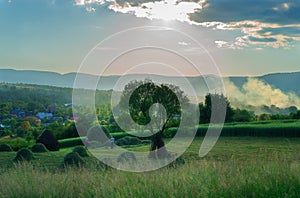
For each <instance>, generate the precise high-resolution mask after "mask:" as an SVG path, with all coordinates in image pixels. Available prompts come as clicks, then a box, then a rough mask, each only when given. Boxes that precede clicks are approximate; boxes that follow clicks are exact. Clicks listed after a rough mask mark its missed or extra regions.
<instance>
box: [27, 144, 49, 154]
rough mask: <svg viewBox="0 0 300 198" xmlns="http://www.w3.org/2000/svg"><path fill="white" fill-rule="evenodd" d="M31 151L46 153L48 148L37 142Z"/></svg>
mask: <svg viewBox="0 0 300 198" xmlns="http://www.w3.org/2000/svg"><path fill="white" fill-rule="evenodd" d="M31 151H32V152H34V153H45V152H48V150H47V148H46V147H45V145H44V144H42V143H36V144H35V145H33V146H32V148H31Z"/></svg>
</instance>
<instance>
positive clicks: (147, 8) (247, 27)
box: [75, 0, 300, 49]
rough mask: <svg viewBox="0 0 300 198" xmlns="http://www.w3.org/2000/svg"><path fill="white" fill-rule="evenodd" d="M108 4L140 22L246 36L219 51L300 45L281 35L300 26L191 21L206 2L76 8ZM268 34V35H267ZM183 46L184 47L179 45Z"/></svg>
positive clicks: (98, 0) (112, 1)
mask: <svg viewBox="0 0 300 198" xmlns="http://www.w3.org/2000/svg"><path fill="white" fill-rule="evenodd" d="M105 2H107V3H108V4H109V5H108V8H109V9H110V10H113V11H114V12H120V13H124V14H127V13H128V14H133V15H135V16H136V17H139V18H147V19H150V20H153V19H161V20H176V21H180V22H186V23H188V24H191V25H196V26H202V27H207V28H213V29H215V30H224V31H240V32H242V33H243V34H244V35H243V36H239V37H236V38H235V39H234V40H233V41H224V40H223V39H222V38H221V39H218V40H217V41H215V44H216V46H217V47H218V48H227V49H243V48H252V47H253V48H254V49H257V48H258V49H259V48H262V47H272V48H280V47H282V48H289V47H290V46H292V44H291V43H292V42H294V41H300V33H298V34H297V33H296V34H294V35H291V34H289V33H288V32H286V31H281V32H280V31H279V32H276V31H278V29H280V28H300V23H299V24H286V25H279V24H276V23H266V22H260V21H255V20H243V21H235V22H227V23H224V22H219V21H211V22H196V21H193V20H192V19H191V18H190V14H194V13H197V12H199V11H201V10H202V9H204V8H207V7H208V5H209V4H208V3H207V2H206V0H200V1H199V2H193V1H189V0H183V1H178V0H161V1H153V2H146V3H139V2H138V1H137V2H131V1H120V0H119V1H117V0H75V4H76V5H80V6H83V5H85V6H88V7H86V10H87V11H89V12H94V11H95V10H96V9H95V8H94V6H93V7H91V5H92V4H100V5H102V4H104V3H105ZM291 6H292V4H291V3H281V4H278V6H277V7H274V8H273V10H278V11H280V10H281V11H282V10H283V11H287V10H289V9H290V7H291ZM265 30H268V31H265ZM178 44H179V45H183V43H181V44H180V43H178Z"/></svg>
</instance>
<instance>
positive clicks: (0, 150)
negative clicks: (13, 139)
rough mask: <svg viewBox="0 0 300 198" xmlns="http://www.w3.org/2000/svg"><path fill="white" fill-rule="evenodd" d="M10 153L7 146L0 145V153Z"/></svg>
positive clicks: (9, 148)
mask: <svg viewBox="0 0 300 198" xmlns="http://www.w3.org/2000/svg"><path fill="white" fill-rule="evenodd" d="M10 151H12V149H11V147H10V146H9V145H8V144H1V145H0V152H10Z"/></svg>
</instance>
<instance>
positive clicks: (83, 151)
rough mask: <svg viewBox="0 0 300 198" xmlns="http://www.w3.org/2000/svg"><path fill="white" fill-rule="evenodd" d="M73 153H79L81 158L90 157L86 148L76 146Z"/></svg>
mask: <svg viewBox="0 0 300 198" xmlns="http://www.w3.org/2000/svg"><path fill="white" fill-rule="evenodd" d="M73 152H75V153H78V154H79V155H80V157H87V156H89V155H88V153H87V151H86V148H85V147H84V146H76V147H75V148H74V149H73Z"/></svg>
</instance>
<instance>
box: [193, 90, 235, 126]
mask: <svg viewBox="0 0 300 198" xmlns="http://www.w3.org/2000/svg"><path fill="white" fill-rule="evenodd" d="M199 108H200V123H209V122H212V123H220V122H223V119H224V114H223V110H225V111H226V115H225V120H224V121H225V122H232V121H233V115H234V111H233V108H232V107H231V105H230V102H229V100H228V99H227V97H225V96H224V95H223V94H218V93H215V94H207V95H206V96H205V101H204V104H202V103H201V104H199ZM212 108H214V110H215V111H220V113H219V114H215V115H214V117H211V115H212Z"/></svg>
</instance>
